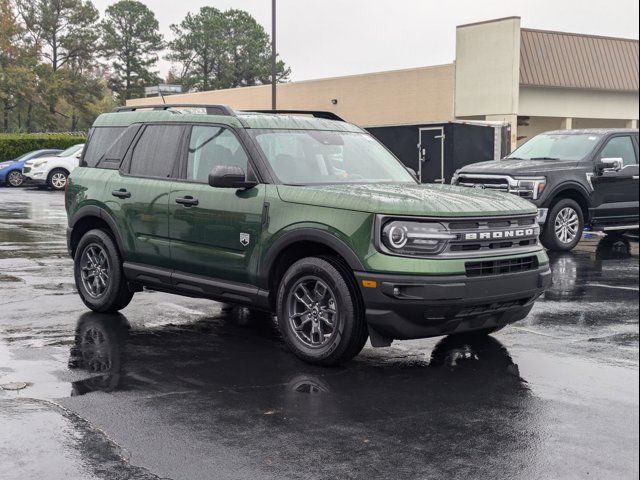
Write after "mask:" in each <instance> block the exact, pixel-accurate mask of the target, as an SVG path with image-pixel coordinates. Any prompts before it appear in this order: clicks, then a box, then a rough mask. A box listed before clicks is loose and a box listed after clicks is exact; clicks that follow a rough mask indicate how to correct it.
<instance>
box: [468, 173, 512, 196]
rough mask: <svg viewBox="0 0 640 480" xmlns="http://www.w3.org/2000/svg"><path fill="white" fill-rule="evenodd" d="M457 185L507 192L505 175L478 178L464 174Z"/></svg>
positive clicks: (507, 184) (507, 183) (507, 182)
mask: <svg viewBox="0 0 640 480" xmlns="http://www.w3.org/2000/svg"><path fill="white" fill-rule="evenodd" d="M458 185H460V186H462V187H475V188H483V189H484V188H486V189H491V190H500V191H502V192H509V180H508V179H507V178H506V177H492V178H480V177H472V176H464V177H461V178H460V179H459V180H458Z"/></svg>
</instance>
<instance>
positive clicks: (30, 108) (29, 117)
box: [26, 101, 33, 133]
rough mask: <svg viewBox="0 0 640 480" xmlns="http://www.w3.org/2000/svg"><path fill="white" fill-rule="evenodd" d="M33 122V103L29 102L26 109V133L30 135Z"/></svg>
mask: <svg viewBox="0 0 640 480" xmlns="http://www.w3.org/2000/svg"><path fill="white" fill-rule="evenodd" d="M32 122H33V102H32V101H29V106H28V107H27V125H26V127H27V132H29V133H31V132H32V131H33V127H32Z"/></svg>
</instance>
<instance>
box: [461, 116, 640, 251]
mask: <svg viewBox="0 0 640 480" xmlns="http://www.w3.org/2000/svg"><path fill="white" fill-rule="evenodd" d="M451 183H453V184H454V185H461V186H466V187H474V188H481V189H483V188H486V189H496V190H501V191H504V192H509V193H513V194H515V195H518V196H520V197H522V198H526V199H528V200H530V201H531V202H533V203H534V204H535V205H536V206H537V207H538V212H539V213H538V221H539V222H540V223H541V224H543V225H544V226H543V228H542V233H541V236H540V238H541V241H542V243H543V244H544V246H545V247H547V248H548V249H550V250H571V249H572V248H573V247H575V246H576V245H577V243H578V242H579V241H580V238H581V234H582V230H583V229H584V227H585V225H588V226H590V227H591V228H592V229H594V230H603V231H613V230H615V231H618V232H624V231H627V230H635V229H637V228H638V223H639V222H638V203H639V202H638V130H635V129H633V130H632V129H619V128H616V129H593V130H558V131H553V132H546V133H543V134H540V135H537V136H535V137H533V138H532V139H531V140H529V141H528V142H526V143H525V144H523V145H522V146H520V147H519V148H517V149H516V150H515V151H514V152H513V153H512V154H511V155H509V156H508V157H506V158H503V159H502V160H496V161H491V162H480V163H473V164H470V165H467V166H466V167H464V168H461V169H460V170H458V171H457V172H456V173H455V174H454V176H453V178H452V180H451Z"/></svg>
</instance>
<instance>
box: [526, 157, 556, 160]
mask: <svg viewBox="0 0 640 480" xmlns="http://www.w3.org/2000/svg"><path fill="white" fill-rule="evenodd" d="M529 160H560V159H559V158H555V157H533V158H530V159H529Z"/></svg>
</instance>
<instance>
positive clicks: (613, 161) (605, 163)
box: [597, 158, 624, 174]
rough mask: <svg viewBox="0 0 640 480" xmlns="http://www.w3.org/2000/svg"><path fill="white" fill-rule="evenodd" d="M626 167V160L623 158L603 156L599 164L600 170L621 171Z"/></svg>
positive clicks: (601, 171) (600, 171)
mask: <svg viewBox="0 0 640 480" xmlns="http://www.w3.org/2000/svg"><path fill="white" fill-rule="evenodd" d="M623 167H624V160H622V159H621V158H601V159H600V161H599V162H598V164H597V168H598V172H599V173H601V174H602V173H604V172H619V171H620V170H622V168H623Z"/></svg>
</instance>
